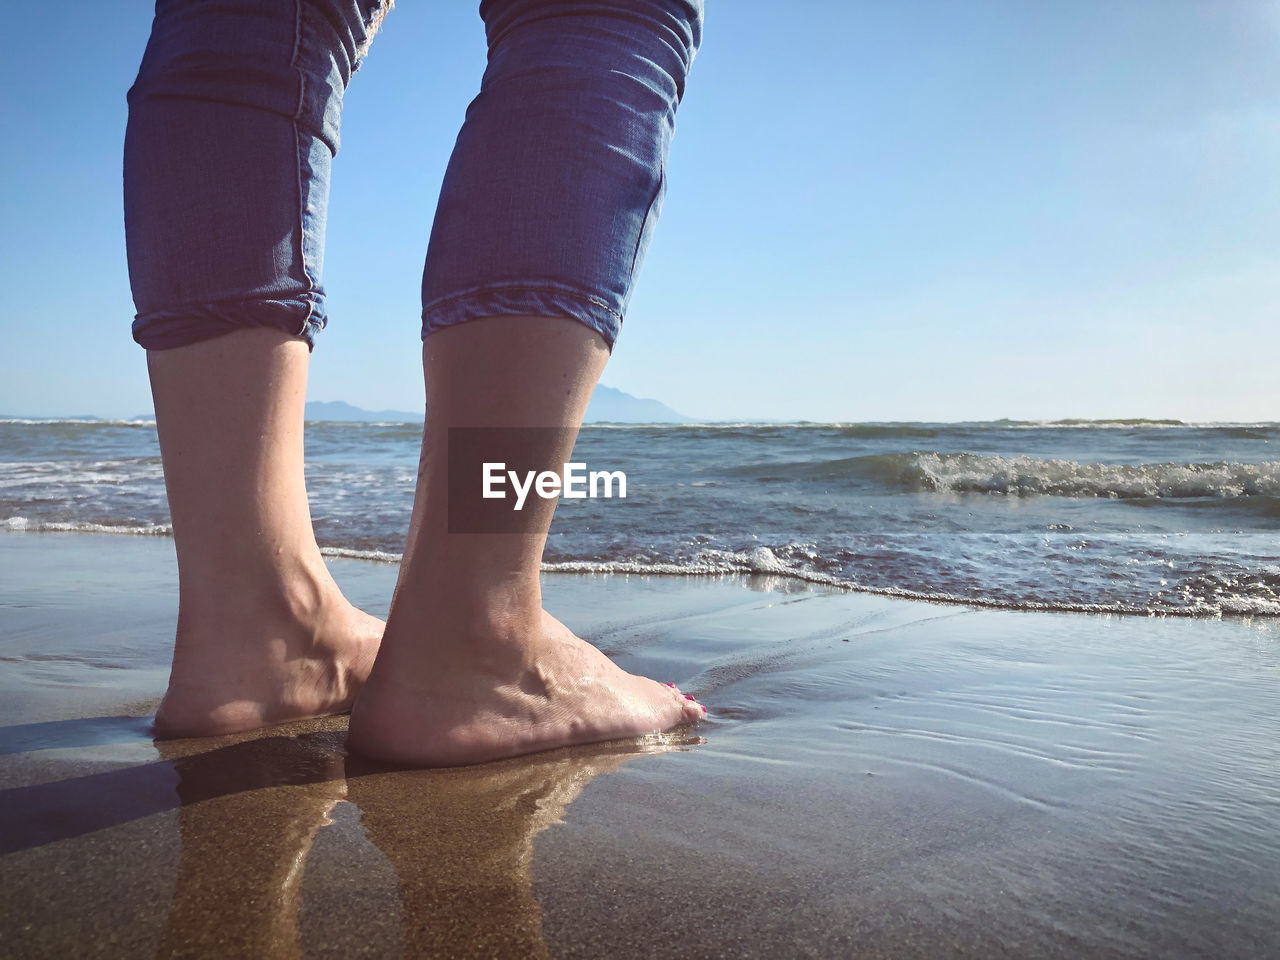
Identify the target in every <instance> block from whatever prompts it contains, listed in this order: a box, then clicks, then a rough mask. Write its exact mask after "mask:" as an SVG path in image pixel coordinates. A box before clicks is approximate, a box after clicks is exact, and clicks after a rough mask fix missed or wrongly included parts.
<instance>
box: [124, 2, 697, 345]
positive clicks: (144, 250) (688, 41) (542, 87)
mask: <svg viewBox="0 0 1280 960" xmlns="http://www.w3.org/2000/svg"><path fill="white" fill-rule="evenodd" d="M389 6H390V2H389V0H158V2H157V3H156V15H155V20H154V22H153V25H152V31H151V38H150V40H149V41H148V44H147V50H146V54H145V55H144V57H143V61H142V66H141V68H140V70H139V72H138V78H137V80H136V82H135V83H134V85H133V87H132V88H131V89H130V91H129V125H128V131H127V133H126V137H125V163H124V188H125V189H124V195H125V233H126V238H127V245H128V254H129V277H130V282H131V284H132V287H133V296H134V302H135V305H136V307H137V311H138V312H137V318H136V320H135V321H134V324H133V335H134V339H135V340H137V342H138V343H140V344H141V345H142V346H144V347H146V348H147V349H156V350H163V349H168V348H172V347H179V346H184V345H186V344H190V343H195V342H198V341H201V340H207V339H211V338H213V337H217V336H220V335H222V334H225V333H229V332H231V331H233V330H236V329H238V328H240V327H246V326H267V327H278V328H280V329H282V330H285V331H287V332H289V333H291V334H293V335H295V336H298V337H301V338H302V339H304V340H306V341H307V343H308V344H309V345H314V342H315V337H316V335H317V334H318V333H319V331H320V330H321V329H323V328H324V326H325V323H326V321H327V317H326V314H325V298H324V288H323V287H322V286H321V274H322V272H323V266H324V234H325V215H326V207H327V203H328V196H329V176H330V167H331V163H332V160H333V157H334V155H335V154H336V153H337V152H338V146H339V135H338V133H339V119H340V116H341V112H342V97H343V93H344V91H345V89H346V86H347V83H348V82H349V81H350V80H351V77H352V75H353V74H354V73H355V72H356V70H357V69H358V68H359V66H360V63H361V60H362V58H363V57H364V55H365V53H366V52H367V50H368V47H369V44H370V41H371V40H372V36H373V33H374V32H375V31H376V30H377V29H378V26H379V24H380V23H381V20H382V17H383V16H384V15H385V13H386V9H387V8H388V7H389ZM480 16H481V17H482V18H483V20H484V25H485V31H486V34H487V38H488V47H489V55H488V65H487V67H486V69H485V72H484V77H483V80H482V82H481V87H480V94H479V96H477V97H476V98H475V100H473V101H472V103H471V105H470V106H469V107H468V109H467V114H466V120H465V122H464V124H463V127H462V130H461V132H460V133H459V135H458V140H457V143H456V145H455V146H454V150H453V156H452V158H451V159H450V162H449V166H448V170H447V172H446V173H445V178H444V184H443V187H442V189H441V193H440V201H439V205H438V207H437V210H436V218H435V224H434V226H433V228H432V231H431V240H430V244H429V246H428V250H427V260H426V268H425V270H424V271H423V278H422V335H423V336H424V337H425V336H426V335H427V334H429V333H431V331H433V330H435V329H438V328H439V327H443V326H449V325H451V324H456V323H463V322H466V321H469V320H474V319H478V318H481V317H490V316H500V315H537V316H565V317H571V318H574V319H576V320H579V321H581V322H582V323H584V324H586V325H587V326H589V327H591V328H592V329H594V330H596V331H598V332H599V333H600V335H601V336H603V337H604V339H605V340H606V341H607V342H608V343H609V345H610V347H612V346H613V342H614V340H615V339H616V337H617V335H618V330H619V327H620V325H621V323H622V317H623V314H624V313H625V311H626V306H627V301H628V299H629V298H630V295H631V289H632V285H633V282H634V280H635V277H636V273H637V271H638V270H639V268H640V265H641V262H642V261H643V259H644V253H645V250H646V249H647V247H648V244H649V240H650V238H651V236H652V233H653V227H654V224H655V222H656V220H657V218H658V214H659V212H660V210H661V207H662V197H663V193H664V189H665V166H666V158H667V152H668V149H669V146H670V143H671V137H672V133H673V130H674V124H675V112H676V107H677V105H678V104H679V102H680V99H681V96H682V95H683V93H684V85H685V78H686V76H687V75H688V71H689V67H690V65H691V63H692V60H693V57H694V54H695V52H696V51H697V48H698V44H699V42H700V40H701V29H702V0H484V2H483V3H481V5H480Z"/></svg>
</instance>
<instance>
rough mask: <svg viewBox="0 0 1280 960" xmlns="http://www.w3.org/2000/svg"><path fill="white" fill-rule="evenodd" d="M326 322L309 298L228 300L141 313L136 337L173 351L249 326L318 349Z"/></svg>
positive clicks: (149, 345) (153, 347) (148, 346)
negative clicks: (272, 329)
mask: <svg viewBox="0 0 1280 960" xmlns="http://www.w3.org/2000/svg"><path fill="white" fill-rule="evenodd" d="M325 322H326V318H325V316H324V313H323V311H322V309H321V308H320V305H319V304H318V303H316V302H314V301H310V300H307V299H302V300H261V299H255V300H226V301H220V302H217V303H196V304H190V305H188V306H185V307H182V308H181V309H179V310H160V311H157V312H154V313H148V314H139V315H138V318H137V319H136V320H134V321H133V339H134V341H135V342H136V343H138V344H139V345H140V346H142V347H143V348H145V349H147V350H172V349H174V348H176V347H185V346H187V345H188V344H192V343H200V342H201V341H202V340H212V339H214V338H215V337H222V336H225V335H226V334H228V333H234V332H235V331H236V330H241V329H243V328H245V327H276V328H277V329H280V330H283V331H284V332H285V333H289V334H292V335H293V336H295V337H297V338H298V339H300V340H303V341H305V342H306V344H307V349H308V350H314V349H315V345H316V337H317V336H318V335H319V333H320V331H321V330H323V329H324V326H325Z"/></svg>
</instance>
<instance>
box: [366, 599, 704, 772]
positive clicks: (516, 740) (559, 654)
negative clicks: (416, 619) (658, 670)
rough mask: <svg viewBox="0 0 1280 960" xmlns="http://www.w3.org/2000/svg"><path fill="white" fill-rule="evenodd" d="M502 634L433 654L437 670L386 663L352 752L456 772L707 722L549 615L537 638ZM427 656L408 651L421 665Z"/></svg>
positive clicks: (689, 702)
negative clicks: (452, 768)
mask: <svg viewBox="0 0 1280 960" xmlns="http://www.w3.org/2000/svg"><path fill="white" fill-rule="evenodd" d="M438 629H439V628H438V627H437V630H438ZM433 632H434V631H433ZM503 632H504V633H506V636H505V637H502V638H500V639H499V640H498V641H497V642H495V638H494V637H493V636H487V637H481V636H473V637H468V638H466V639H467V641H468V642H466V643H460V644H457V645H456V646H451V647H450V648H449V652H448V653H441V652H439V649H438V648H436V649H437V653H436V654H435V657H436V659H435V661H434V662H435V664H436V666H435V667H434V669H427V670H422V669H414V666H415V665H412V664H407V663H405V664H393V663H391V662H389V661H390V660H391V659H392V658H386V659H385V660H379V661H378V667H377V669H376V670H375V671H374V674H373V676H372V677H371V678H370V681H369V685H368V687H367V688H366V691H365V693H364V695H363V696H362V697H361V698H360V701H359V703H358V704H357V705H356V707H355V709H354V710H353V711H352V716H351V732H350V735H349V738H348V743H349V745H350V746H351V748H352V749H353V750H356V751H357V752H359V753H363V754H366V755H369V756H372V757H377V758H379V759H382V760H389V761H392V762H394V763H403V764H406V765H413V766H423V767H446V766H459V765H462V764H469V763H481V762H484V761H487V760H497V759H500V758H503V757H512V756H518V755H520V754H525V753H535V752H537V751H539V750H552V749H555V748H556V747H564V746H569V745H573V744H583V743H596V742H599V741H602V740H616V739H621V738H624V737H636V736H643V735H645V734H650V733H657V732H660V731H663V730H669V729H671V728H672V727H676V726H679V725H681V724H686V723H694V722H696V721H698V720H701V719H702V718H703V716H704V715H705V714H706V710H705V708H704V707H702V706H701V705H699V704H698V703H697V702H696V701H695V700H693V699H692V698H691V697H686V696H685V695H683V694H681V693H680V692H679V691H678V690H677V689H676V688H675V687H674V686H667V685H664V684H661V683H656V682H655V681H653V680H647V679H645V678H644V677H637V676H634V675H633V674H630V673H627V672H626V671H624V670H622V669H621V668H619V667H618V666H617V665H616V664H614V663H613V662H612V661H611V660H610V659H609V658H608V657H606V656H605V655H604V654H602V653H601V652H600V651H599V650H597V649H596V648H595V647H593V646H592V645H591V644H589V643H587V642H586V641H584V640H581V639H579V638H578V637H576V636H574V634H573V632H572V631H570V630H569V628H568V627H566V626H565V625H564V624H562V623H560V621H558V620H556V619H555V617H553V616H551V615H550V614H548V613H546V612H545V611H543V612H542V614H541V621H540V622H539V623H536V624H533V625H532V627H531V629H528V630H520V629H511V628H508V629H507V630H505V631H503ZM451 639H453V638H451ZM424 646H429V645H422V646H410V647H401V649H402V650H403V649H409V650H413V651H414V653H413V654H410V655H420V654H419V652H420V651H422V650H423V649H424ZM388 652H389V653H390V652H392V651H390V650H389V651H388Z"/></svg>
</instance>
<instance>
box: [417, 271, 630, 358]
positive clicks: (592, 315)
mask: <svg viewBox="0 0 1280 960" xmlns="http://www.w3.org/2000/svg"><path fill="white" fill-rule="evenodd" d="M484 317H568V318H570V319H572V320H577V321H578V322H579V323H581V324H583V325H585V326H587V327H590V328H591V329H592V330H594V331H595V332H596V333H598V334H600V336H602V337H604V342H605V343H606V344H607V345H608V347H609V350H610V351H611V352H612V350H613V345H614V343H615V341H617V339H618V333H619V331H620V330H621V329H622V317H621V316H620V315H618V314H617V313H615V312H614V311H613V310H612V309H611V308H610V307H608V306H606V305H605V304H604V303H602V302H601V301H600V300H598V299H596V298H594V297H591V296H588V295H587V294H584V293H580V292H578V291H577V290H572V289H568V288H565V287H559V286H550V285H547V286H528V285H525V284H520V285H515V284H512V285H511V286H495V285H488V286H484V287H479V288H477V289H475V290H468V291H466V292H465V293H460V294H455V295H452V296H448V297H440V298H437V299H436V300H433V301H431V302H430V303H428V304H427V305H426V306H425V307H423V309H422V338H423V339H424V340H425V339H426V338H427V335H428V334H431V333H434V332H435V331H436V330H439V329H440V328H441V327H452V326H456V325H457V324H460V323H468V322H470V321H472V320H480V319H482V318H484Z"/></svg>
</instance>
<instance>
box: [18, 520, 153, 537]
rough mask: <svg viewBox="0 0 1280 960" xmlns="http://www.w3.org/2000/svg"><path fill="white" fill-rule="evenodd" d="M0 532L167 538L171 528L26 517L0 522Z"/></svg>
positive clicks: (150, 524)
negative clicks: (116, 534) (99, 534)
mask: <svg viewBox="0 0 1280 960" xmlns="http://www.w3.org/2000/svg"><path fill="white" fill-rule="evenodd" d="M0 530H11V531H14V532H20V533H119V534H127V535H132V536H141V537H167V536H171V535H172V534H173V527H172V525H170V524H167V523H147V524H123V523H121V524H112V523H87V522H83V521H64V520H29V519H27V518H26V517H9V518H8V519H6V520H0Z"/></svg>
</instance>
